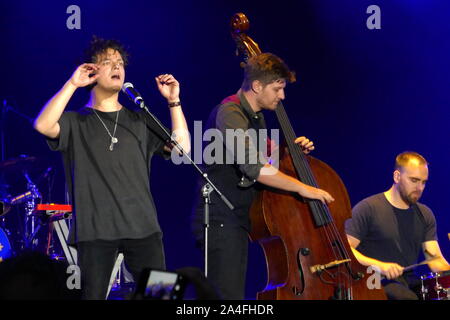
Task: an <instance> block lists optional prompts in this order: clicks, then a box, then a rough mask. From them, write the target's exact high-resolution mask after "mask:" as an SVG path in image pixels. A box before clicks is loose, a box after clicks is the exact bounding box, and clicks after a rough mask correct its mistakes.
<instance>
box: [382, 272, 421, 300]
mask: <svg viewBox="0 0 450 320" xmlns="http://www.w3.org/2000/svg"><path fill="white" fill-rule="evenodd" d="M382 285H383V287H384V292H385V293H386V296H387V298H388V300H419V297H418V295H417V294H416V292H415V291H417V287H418V285H419V284H418V280H417V279H416V278H415V277H414V276H413V275H410V274H406V275H402V276H401V277H399V278H397V279H394V280H387V279H384V280H383V281H382Z"/></svg>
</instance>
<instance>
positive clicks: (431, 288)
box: [420, 271, 450, 300]
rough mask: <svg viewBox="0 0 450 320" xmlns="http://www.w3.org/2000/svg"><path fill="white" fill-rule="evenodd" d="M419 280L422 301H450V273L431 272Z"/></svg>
mask: <svg viewBox="0 0 450 320" xmlns="http://www.w3.org/2000/svg"><path fill="white" fill-rule="evenodd" d="M420 280H421V283H422V286H421V290H420V291H421V292H420V293H421V295H422V299H423V300H450V271H444V272H431V273H429V274H427V275H423V276H421V277H420Z"/></svg>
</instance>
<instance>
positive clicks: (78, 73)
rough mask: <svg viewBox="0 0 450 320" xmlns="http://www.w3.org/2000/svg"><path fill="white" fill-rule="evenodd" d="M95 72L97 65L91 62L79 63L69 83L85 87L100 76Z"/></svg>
mask: <svg viewBox="0 0 450 320" xmlns="http://www.w3.org/2000/svg"><path fill="white" fill-rule="evenodd" d="M97 72H98V66H97V65H95V64H93V63H84V64H82V65H80V66H79V67H78V68H77V69H76V70H75V72H74V73H73V74H72V77H71V78H70V83H72V84H73V85H74V86H75V87H77V88H81V87H86V86H88V85H90V84H93V83H94V82H95V81H96V80H97V78H98V77H99V76H100V75H99V74H98V73H97ZM91 75H92V76H91Z"/></svg>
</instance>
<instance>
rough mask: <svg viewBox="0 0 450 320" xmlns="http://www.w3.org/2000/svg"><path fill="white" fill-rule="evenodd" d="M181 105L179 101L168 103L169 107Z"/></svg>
mask: <svg viewBox="0 0 450 320" xmlns="http://www.w3.org/2000/svg"><path fill="white" fill-rule="evenodd" d="M178 106H181V101H177V102H171V103H169V108H173V107H178Z"/></svg>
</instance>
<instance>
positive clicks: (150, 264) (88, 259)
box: [77, 233, 166, 300]
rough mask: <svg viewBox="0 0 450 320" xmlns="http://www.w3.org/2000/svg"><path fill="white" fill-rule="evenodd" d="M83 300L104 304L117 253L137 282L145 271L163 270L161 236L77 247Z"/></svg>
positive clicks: (104, 241)
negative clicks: (120, 255)
mask: <svg viewBox="0 0 450 320" xmlns="http://www.w3.org/2000/svg"><path fill="white" fill-rule="evenodd" d="M77 250H78V264H79V266H80V270H81V291H82V298H83V299H86V300H104V299H106V293H107V291H108V285H109V280H110V278H111V273H112V270H113V268H114V263H115V261H116V258H117V255H118V253H119V252H122V253H123V255H124V260H125V264H126V266H127V268H128V269H129V271H130V272H131V274H132V275H133V278H134V281H135V282H136V281H138V279H139V276H140V274H141V273H142V271H143V270H144V269H145V268H152V269H159V270H165V268H166V266H165V258H164V248H163V244H162V235H161V233H155V234H152V235H151V236H149V237H146V238H143V239H121V240H94V241H85V242H79V243H78V247H77Z"/></svg>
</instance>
